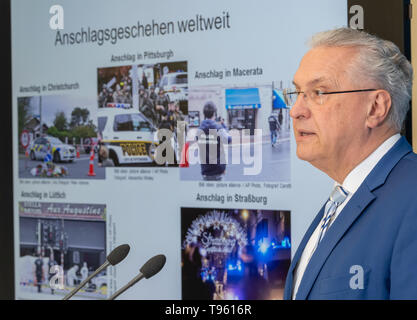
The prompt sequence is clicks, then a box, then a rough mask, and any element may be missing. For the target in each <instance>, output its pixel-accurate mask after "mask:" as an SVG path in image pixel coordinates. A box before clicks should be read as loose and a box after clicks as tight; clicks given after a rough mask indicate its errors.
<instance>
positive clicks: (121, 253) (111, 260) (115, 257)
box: [62, 244, 130, 300]
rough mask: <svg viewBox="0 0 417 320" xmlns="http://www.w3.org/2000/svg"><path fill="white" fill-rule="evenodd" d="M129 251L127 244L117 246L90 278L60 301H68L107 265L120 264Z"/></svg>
mask: <svg viewBox="0 0 417 320" xmlns="http://www.w3.org/2000/svg"><path fill="white" fill-rule="evenodd" d="M129 250H130V246H129V245H128V244H122V245H120V246H118V247H117V248H115V249H113V251H112V252H110V253H109V255H108V256H107V258H106V261H105V262H104V263H103V264H102V265H101V266H100V267H99V268H98V269H97V270H96V271H94V272H93V273H92V274H91V275H90V276H88V277H87V279H85V280H84V281H83V282H81V283H80V284H79V285H78V286H77V287H76V288H74V289H73V290H72V291H71V292H70V293H68V294H67V295H66V296H65V297H64V298H63V299H62V300H68V299H69V298H71V297H72V296H73V295H74V294H76V293H77V292H78V291H79V290H80V289H81V288H82V287H84V286H85V284H86V283H87V282H88V281H90V280H91V279H92V278H94V277H95V276H96V275H97V274H99V273H100V272H101V271H103V270H104V269H106V268H107V267H108V266H109V265H112V266H114V265H116V264H118V263H119V262H121V261H122V260H123V259H124V258H126V256H127V255H128V253H129Z"/></svg>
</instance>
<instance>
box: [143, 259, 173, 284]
mask: <svg viewBox="0 0 417 320" xmlns="http://www.w3.org/2000/svg"><path fill="white" fill-rule="evenodd" d="M166 260H167V259H166V257H165V256H164V255H163V254H158V255H157V256H155V257H152V258H150V259H149V260H148V261H147V262H146V263H145V264H144V265H143V266H142V268H140V272H141V273H142V274H143V276H144V277H145V278H146V279H149V278H150V277H152V276H154V275H155V274H157V273H158V272H159V271H161V269H162V268H163V267H164V265H165V262H166Z"/></svg>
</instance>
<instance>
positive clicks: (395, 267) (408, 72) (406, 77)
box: [284, 28, 417, 299]
mask: <svg viewBox="0 0 417 320" xmlns="http://www.w3.org/2000/svg"><path fill="white" fill-rule="evenodd" d="M412 76H413V71H412V67H411V65H410V63H409V62H408V61H407V59H406V58H405V57H404V56H403V55H402V53H401V52H400V51H399V49H398V47H397V46H395V45H394V44H393V43H391V42H389V41H384V40H382V39H380V38H378V37H375V36H373V35H370V34H368V33H365V32H361V31H356V30H352V29H347V28H341V29H335V30H331V31H326V32H322V33H319V34H317V35H315V36H314V37H313V39H312V41H311V50H310V51H308V52H307V54H306V55H305V56H304V57H303V59H302V60H301V62H300V65H299V68H298V70H297V72H296V74H295V76H294V81H293V83H294V86H295V88H293V89H290V90H287V91H286V92H285V98H286V100H287V101H288V103H289V104H293V107H292V109H291V111H290V115H291V117H292V119H293V127H294V135H295V139H296V143H297V156H298V157H299V158H300V159H302V160H305V161H308V162H309V163H310V164H312V165H313V166H315V167H316V168H318V169H319V170H321V171H323V172H325V173H326V174H327V175H328V176H330V177H331V178H332V179H333V180H334V181H335V188H334V190H333V192H332V193H331V195H330V197H329V199H328V200H327V201H326V202H325V205H324V206H323V208H322V209H321V210H320V212H319V213H318V214H317V216H316V218H315V219H314V221H313V222H312V224H311V226H310V227H309V229H308V230H307V232H306V234H305V235H304V238H303V239H302V241H301V243H300V245H299V247H298V250H297V252H296V253H295V255H294V257H293V261H292V263H291V266H290V269H289V272H288V276H287V281H286V286H285V293H284V298H285V299H417V155H416V154H415V153H413V152H412V148H411V146H410V145H409V144H408V142H407V141H406V139H405V138H404V137H401V135H400V131H401V129H402V125H403V122H404V119H405V116H406V113H407V111H408V108H409V101H410V97H411V88H412Z"/></svg>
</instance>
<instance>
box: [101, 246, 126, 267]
mask: <svg viewBox="0 0 417 320" xmlns="http://www.w3.org/2000/svg"><path fill="white" fill-rule="evenodd" d="M129 251H130V246H129V245H128V244H122V245H120V246H118V247H117V248H114V249H113V251H112V252H110V253H109V255H108V256H107V258H106V259H107V261H108V262H110V264H111V265H112V266H114V265H116V264H118V263H119V262H120V261H122V260H123V259H124V258H126V256H127V255H128V253H129Z"/></svg>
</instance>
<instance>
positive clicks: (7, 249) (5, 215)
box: [0, 1, 14, 299]
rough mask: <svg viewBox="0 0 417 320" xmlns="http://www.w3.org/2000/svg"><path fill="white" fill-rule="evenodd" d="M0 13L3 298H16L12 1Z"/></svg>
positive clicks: (0, 295) (0, 270) (0, 285)
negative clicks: (14, 264) (14, 268)
mask: <svg viewBox="0 0 417 320" xmlns="http://www.w3.org/2000/svg"><path fill="white" fill-rule="evenodd" d="M0 12H1V20H0V21H1V26H0V29H1V38H0V39H1V40H0V41H1V50H0V52H1V63H2V64H1V65H2V68H1V73H0V79H1V93H0V96H1V102H0V103H1V114H0V137H1V139H0V141H1V146H2V147H1V148H0V150H1V154H0V158H1V162H2V166H1V169H0V182H1V193H0V204H1V205H0V208H1V210H0V279H1V282H0V299H13V298H14V273H13V261H14V259H13V180H12V174H13V173H12V171H13V170H12V114H11V113H12V108H11V105H12V101H11V93H12V90H11V63H10V61H11V58H10V56H11V50H10V49H11V44H10V14H9V13H10V2H9V1H0Z"/></svg>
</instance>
